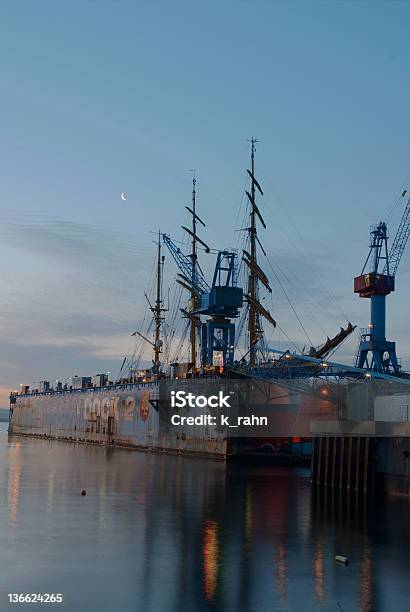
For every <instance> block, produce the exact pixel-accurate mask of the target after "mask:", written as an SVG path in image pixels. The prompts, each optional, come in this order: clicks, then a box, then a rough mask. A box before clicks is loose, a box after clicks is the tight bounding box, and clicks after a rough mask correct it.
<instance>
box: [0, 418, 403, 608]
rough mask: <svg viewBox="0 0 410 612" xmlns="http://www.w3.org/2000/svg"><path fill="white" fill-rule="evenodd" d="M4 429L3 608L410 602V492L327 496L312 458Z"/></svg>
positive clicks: (0, 461) (0, 447)
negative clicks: (39, 597) (131, 444)
mask: <svg viewBox="0 0 410 612" xmlns="http://www.w3.org/2000/svg"><path fill="white" fill-rule="evenodd" d="M0 426H1V433H0V487H1V496H0V514H1V530H0V567H1V570H0V610H13V609H18V608H31V609H33V608H34V609H36V607H40V606H39V604H18V605H16V604H13V603H9V597H8V594H9V593H22V594H26V593H54V594H56V593H59V594H60V593H61V594H62V597H63V603H61V604H52V603H49V604H47V605H46V606H45V607H46V609H48V610H54V609H66V610H70V611H71V610H73V611H74V610H75V611H76V610H79V611H84V612H85V611H90V612H91V611H94V610H95V611H97V610H98V611H99V612H111V611H112V612H117V611H118V612H121V611H124V612H128V611H129V612H131V611H132V612H139V611H141V612H142V611H144V612H145V611H146V612H150V611H152V612H181V611H183V610H187V611H189V612H196V611H202V610H215V611H219V610H220V611H232V612H238V611H244V612H248V611H249V612H255V611H259V610H260V611H264V610H266V611H267V610H269V611H271V610H289V611H294V610H304V611H306V610H326V611H327V610H335V611H340V610H344V611H346V612H347V611H352V610H363V611H370V610H371V611H374V610H386V611H389V612H391V611H396V610H397V611H400V612H401V611H405V610H410V586H409V579H408V578H409V567H410V547H409V545H408V544H409V542H410V520H409V517H410V504H409V501H408V499H404V498H388V499H381V500H377V501H371V502H369V503H368V504H367V505H364V504H362V503H359V502H357V503H356V504H354V503H352V504H350V502H349V503H348V502H347V500H335V499H332V498H327V499H323V498H316V497H315V496H314V495H313V494H312V490H311V484H310V479H309V470H308V469H305V468H286V467H276V466H272V465H243V464H240V463H236V464H232V465H225V464H224V463H223V462H222V461H215V460H209V459H199V458H190V457H179V456H169V455H163V454H155V453H149V452H146V453H145V452H137V451H128V450H121V449H116V448H103V447H95V446H88V445H87V446H86V445H81V444H72V443H68V442H58V441H46V440H38V439H31V438H23V437H18V436H15V437H9V436H8V434H7V424H6V423H1V424H0ZM82 490H85V492H86V495H81V491H82ZM335 555H342V556H346V557H347V558H348V560H349V564H348V565H343V564H340V563H337V562H336V561H335ZM44 605H45V604H44ZM41 607H42V608H43V606H41Z"/></svg>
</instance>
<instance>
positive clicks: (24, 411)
mask: <svg viewBox="0 0 410 612" xmlns="http://www.w3.org/2000/svg"><path fill="white" fill-rule="evenodd" d="M158 401H159V384H158V383H146V384H143V383H142V384H133V385H122V386H115V387H106V388H105V387H102V388H94V389H81V390H76V391H72V390H71V391H63V392H57V393H54V392H51V393H37V394H25V395H18V396H16V397H15V402H14V403H12V404H11V409H10V425H9V431H10V433H12V434H17V435H30V436H40V437H46V438H51V439H62V440H70V441H76V442H88V443H92V444H104V445H105V444H114V445H118V446H124V447H129V448H136V449H146V450H154V451H169V452H185V453H192V454H200V455H208V456H209V455H210V456H214V457H216V458H218V457H220V458H224V457H225V455H226V437H225V436H224V435H222V434H219V433H218V432H210V431H208V430H207V429H206V428H204V427H202V426H196V427H184V426H180V427H174V428H172V429H170V428H169V426H168V423H167V422H165V416H164V415H161V411H159V410H158Z"/></svg>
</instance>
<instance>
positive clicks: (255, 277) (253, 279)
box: [242, 138, 276, 366]
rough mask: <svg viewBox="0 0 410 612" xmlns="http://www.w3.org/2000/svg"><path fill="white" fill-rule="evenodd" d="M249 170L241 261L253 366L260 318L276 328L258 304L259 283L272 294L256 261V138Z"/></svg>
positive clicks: (260, 191)
mask: <svg viewBox="0 0 410 612" xmlns="http://www.w3.org/2000/svg"><path fill="white" fill-rule="evenodd" d="M250 142H251V169H250V170H248V174H249V176H250V178H251V191H250V193H249V191H247V192H246V195H247V196H248V200H249V203H250V207H251V208H250V227H249V228H248V236H249V249H250V252H249V253H248V252H247V251H244V252H243V258H242V259H243V261H244V262H245V263H246V265H247V266H248V268H249V273H248V293H247V295H246V296H245V297H246V300H247V302H248V342H249V351H248V352H249V365H251V366H254V365H255V363H256V351H257V346H256V345H257V343H258V341H259V340H260V339H261V338H262V337H263V328H262V325H261V320H260V317H261V316H262V317H264V318H265V319H266V320H267V321H269V323H271V324H272V325H273V326H274V327H276V322H275V321H274V319H273V318H272V316H271V314H270V313H269V311H268V310H266V309H265V308H264V307H263V306H262V304H261V303H260V302H259V281H260V282H261V283H262V285H264V287H265V288H266V289H267V290H268V291H269V293H272V289H271V287H270V285H269V280H268V278H267V276H266V275H265V273H264V272H263V270H262V269H261V268H260V266H259V265H258V261H257V248H256V247H257V243H258V244H259V246H260V248H261V250H262V252H263V253H264V255H266V253H265V251H264V249H263V247H262V245H261V243H260V241H259V238H258V231H257V225H256V217H258V219H259V221H260V222H261V224H262V227H263V228H264V229H266V224H265V221H264V220H263V218H262V215H261V213H260V211H259V208H258V206H257V205H256V189H257V190H258V191H259V193H260V194H261V195H263V191H262V188H261V186H260V184H259V182H258V181H257V179H256V178H255V144H256V143H257V142H258V141H257V140H256V138H251V141H250ZM255 188H256V189H255Z"/></svg>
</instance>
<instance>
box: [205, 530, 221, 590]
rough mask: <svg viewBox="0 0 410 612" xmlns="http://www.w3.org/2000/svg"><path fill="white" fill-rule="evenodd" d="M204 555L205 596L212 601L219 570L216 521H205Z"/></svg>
mask: <svg viewBox="0 0 410 612" xmlns="http://www.w3.org/2000/svg"><path fill="white" fill-rule="evenodd" d="M202 554H203V566H204V595H205V598H206V599H207V600H208V601H212V600H213V598H214V596H215V591H216V586H217V581H218V569H219V542H218V525H217V524H216V522H215V521H210V520H207V521H205V525H204V539H203V550H202Z"/></svg>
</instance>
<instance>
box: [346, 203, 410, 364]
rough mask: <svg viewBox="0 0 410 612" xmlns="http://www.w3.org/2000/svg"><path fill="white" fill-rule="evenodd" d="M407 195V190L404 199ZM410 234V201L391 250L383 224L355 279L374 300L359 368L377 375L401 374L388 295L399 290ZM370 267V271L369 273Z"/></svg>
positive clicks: (372, 234) (374, 233) (373, 235)
mask: <svg viewBox="0 0 410 612" xmlns="http://www.w3.org/2000/svg"><path fill="white" fill-rule="evenodd" d="M405 195H406V191H403V193H402V196H403V197H404V196H405ZM409 235H410V198H409V199H408V200H407V205H406V207H405V210H404V213H403V217H402V219H401V221H400V224H399V228H398V230H397V233H396V236H395V238H394V241H393V244H392V247H391V249H390V251H389V250H388V235H387V225H386V223H385V222H380V223H379V224H378V225H377V226H374V227H372V228H371V231H370V251H369V254H368V256H367V259H366V261H365V263H364V266H363V269H362V272H361V274H360V276H356V278H355V279H354V292H355V293H358V294H359V296H360V297H364V298H370V303H371V314H370V325H369V328H368V330H364V331H363V332H362V335H361V339H360V344H359V348H358V352H357V358H356V366H357V367H359V368H367V369H369V370H375V371H377V372H383V373H385V374H388V373H389V372H394V373H395V374H399V372H400V366H399V364H398V361H397V355H396V343H395V342H389V341H388V340H386V296H387V295H389V294H390V293H392V292H393V291H394V290H395V276H396V273H397V269H398V267H399V264H400V260H401V258H402V255H403V252H404V249H405V247H406V244H407V241H408V238H409ZM368 264H369V269H368V271H367V272H365V270H366V267H367V266H368Z"/></svg>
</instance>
